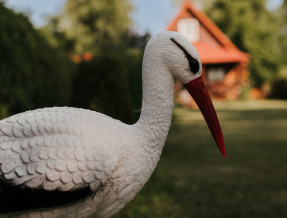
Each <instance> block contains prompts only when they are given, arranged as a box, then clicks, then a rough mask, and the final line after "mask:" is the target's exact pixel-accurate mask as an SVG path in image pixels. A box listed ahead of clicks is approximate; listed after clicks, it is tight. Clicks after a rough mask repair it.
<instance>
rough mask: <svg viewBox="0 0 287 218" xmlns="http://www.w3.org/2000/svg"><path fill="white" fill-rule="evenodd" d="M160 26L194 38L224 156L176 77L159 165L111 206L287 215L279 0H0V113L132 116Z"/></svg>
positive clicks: (285, 12) (166, 213)
mask: <svg viewBox="0 0 287 218" xmlns="http://www.w3.org/2000/svg"><path fill="white" fill-rule="evenodd" d="M163 30H173V31H178V32H180V33H182V34H184V35H185V36H186V37H188V38H189V39H190V40H191V42H192V43H193V44H194V45H195V47H196V48H197V50H198V52H199V55H200V57H201V60H202V63H203V76H204V79H205V81H206V84H207V86H208V89H209V92H210V94H211V95H212V97H213V100H214V104H215V108H216V110H217V111H218V116H219V120H220V121H221V125H222V129H223V134H224V137H225V143H226V150H227V157H226V158H225V159H224V158H222V157H221V155H220V153H219V152H218V151H217V148H216V146H215V143H214V142H213V139H212V137H211V135H210V133H209V130H208V128H207V126H206V124H205V122H204V120H203V118H202V116H201V114H200V112H199V111H198V110H197V109H196V105H195V104H194V103H193V101H192V99H189V98H187V97H186V95H185V92H184V90H183V89H182V87H181V85H180V84H178V83H177V82H176V86H175V91H176V92H175V93H176V95H175V100H176V102H177V104H176V108H175V111H174V120H173V123H172V127H171V130H170V134H169V136H168V138H167V143H166V146H165V148H164V151H163V154H162V157H161V160H160V162H159V165H158V167H157V168H156V171H155V173H154V174H153V175H152V177H151V179H150V181H149V182H148V183H147V185H146V186H145V187H144V189H143V190H142V191H141V192H140V193H139V194H138V195H137V197H136V198H135V199H134V200H133V201H132V202H131V203H129V204H128V205H127V207H126V208H125V209H124V210H123V211H121V212H120V213H119V214H118V215H117V216H116V217H159V216H161V217H287V208H286V204H287V184H286V181H287V174H286V172H287V166H286V165H287V159H286V157H287V132H286V130H287V100H286V99H287V56H286V55H285V53H286V50H287V37H286V35H287V2H286V1H283V0H252V1H250V0H233V1H229V0H201V1H199V0H193V1H183V0H158V1H152V0H146V1H141V0H121V1H117V0H109V1H101V0H49V1H38V0H1V1H0V118H5V117H7V116H10V115H13V114H15V113H19V112H23V111H26V110H31V109H36V108H40V107H50V106H73V107H81V108H87V109H91V110H97V111H99V112H103V113H105V114H108V115H110V116H112V117H114V118H116V119H120V120H122V121H124V122H127V123H134V122H136V121H137V119H138V117H139V115H140V108H141V93H142V90H141V62H142V56H143V51H144V47H145V45H146V43H147V42H148V40H149V39H150V37H151V36H153V35H155V34H157V33H159V32H161V31H163Z"/></svg>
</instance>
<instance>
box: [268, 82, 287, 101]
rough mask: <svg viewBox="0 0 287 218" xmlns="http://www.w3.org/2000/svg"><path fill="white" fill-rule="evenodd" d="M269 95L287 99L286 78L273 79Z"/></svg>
mask: <svg viewBox="0 0 287 218" xmlns="http://www.w3.org/2000/svg"><path fill="white" fill-rule="evenodd" d="M270 97H271V98H275V99H287V78H284V77H281V78H277V79H275V80H274V81H273V83H272V87H271V93H270Z"/></svg>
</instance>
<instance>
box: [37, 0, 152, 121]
mask: <svg viewBox="0 0 287 218" xmlns="http://www.w3.org/2000/svg"><path fill="white" fill-rule="evenodd" d="M130 10H131V5H130V2H129V1H128V0H124V1H116V0H111V1H108V2H107V1H100V0H93V1H92V0H78V1H74V0H73V1H72V0H68V1H67V3H66V6H65V12H64V13H63V14H62V15H59V16H56V17H53V18H51V19H50V23H49V25H48V26H47V27H45V28H43V29H42V31H43V34H45V35H46V37H47V38H48V39H49V42H50V43H51V45H52V46H54V47H56V48H58V49H61V50H62V51H64V52H65V53H66V54H79V55H80V56H81V55H82V54H83V53H85V52H89V53H91V54H92V56H93V59H92V60H91V61H83V62H81V63H80V64H78V66H77V67H76V72H75V75H74V79H73V84H74V85H73V89H74V90H73V95H72V102H73V105H74V106H77V107H83V108H89V109H92V110H96V111H99V112H102V113H105V114H108V115H110V116H112V117H114V118H117V119H120V120H122V121H125V122H129V123H132V122H135V121H136V120H137V118H138V117H139V114H140V111H139V108H140V107H141V62H142V56H143V48H144V46H145V44H146V43H147V40H148V39H149V35H145V36H138V35H136V34H134V33H132V32H130V31H128V27H129V25H130V23H131V21H130V18H129V12H130Z"/></svg>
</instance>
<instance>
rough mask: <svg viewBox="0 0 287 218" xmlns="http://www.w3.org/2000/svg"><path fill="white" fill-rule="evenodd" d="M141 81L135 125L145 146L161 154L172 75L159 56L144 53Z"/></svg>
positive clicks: (170, 103) (169, 116)
mask: <svg viewBox="0 0 287 218" xmlns="http://www.w3.org/2000/svg"><path fill="white" fill-rule="evenodd" d="M142 82H143V99H142V110H141V115H140V119H139V121H138V122H137V123H136V125H137V126H138V128H140V132H141V135H142V136H143V137H144V141H145V144H144V145H143V146H144V149H145V150H147V151H148V150H151V151H153V152H154V151H155V150H157V151H159V155H160V153H161V151H162V148H163V145H164V143H165V140H166V137H167V134H168V130H169V127H170V123H171V119H172V111H173V105H174V103H173V88H174V79H173V77H172V75H171V74H170V72H169V71H168V70H167V69H166V67H165V65H164V64H163V63H162V62H161V61H160V60H159V59H157V58H156V57H153V56H152V55H145V56H144V61H143V76H142ZM159 155H158V157H159Z"/></svg>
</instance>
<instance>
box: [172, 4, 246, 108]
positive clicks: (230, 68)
mask: <svg viewBox="0 0 287 218" xmlns="http://www.w3.org/2000/svg"><path fill="white" fill-rule="evenodd" d="M167 30H169V31H177V32H179V33H181V34H183V35H185V36H186V37H187V38H188V39H189V40H190V41H191V42H192V44H193V45H194V46H195V48H196V49H197V51H198V54H199V56H200V59H201V62H202V66H203V72H202V76H203V78H204V80H205V83H206V85H207V88H208V90H209V93H210V95H211V96H212V97H213V98H217V99H223V100H227V99H228V100H235V99H237V98H239V97H240V95H241V93H242V87H243V86H244V85H245V84H246V83H247V82H248V75H249V74H248V71H247V69H246V67H247V66H248V63H249V55H248V54H247V53H244V52H242V51H240V50H239V49H238V48H237V47H236V46H235V45H234V44H233V43H232V42H231V41H230V39H229V38H228V37H227V36H226V35H225V34H224V33H223V32H222V31H221V30H220V29H219V28H218V27H217V26H216V25H215V24H214V23H213V22H212V21H211V20H210V19H209V18H208V17H207V16H206V15H205V14H204V13H203V12H201V11H199V10H197V9H196V8H195V7H193V5H192V3H191V2H190V1H185V2H184V3H183V5H182V7H181V10H180V12H179V13H178V15H177V16H176V17H175V18H174V19H173V20H172V21H171V23H170V24H169V25H168V27H167ZM176 87H177V88H176V90H177V91H178V98H177V99H178V102H179V103H182V104H185V105H189V104H191V99H190V98H189V97H188V95H187V93H186V92H185V91H183V89H182V87H181V86H180V85H179V84H177V85H176Z"/></svg>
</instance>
